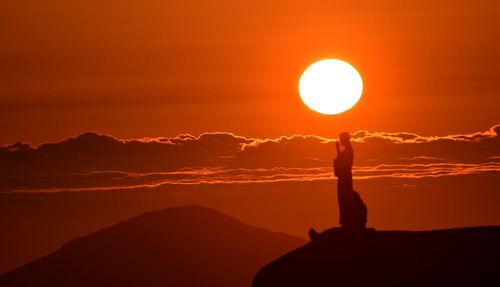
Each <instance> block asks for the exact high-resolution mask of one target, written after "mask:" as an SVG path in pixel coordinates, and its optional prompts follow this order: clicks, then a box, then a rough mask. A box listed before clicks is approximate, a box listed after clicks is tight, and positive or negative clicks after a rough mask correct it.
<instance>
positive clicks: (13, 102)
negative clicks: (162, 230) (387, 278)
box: [0, 0, 500, 274]
mask: <svg viewBox="0 0 500 287" xmlns="http://www.w3.org/2000/svg"><path fill="white" fill-rule="evenodd" d="M499 35H500V1H498V0H474V1H471V0H441V1H438V0H411V1H403V0H383V1H374V0H357V1H354V0H340V1H339V0H298V1H290V0H287V1H282V0H275V1H271V0H254V1H234V0H219V1H206V0H205V1H204V0H184V1H168V0H167V1H162V0H144V1H131V0H120V1H118V0H106V1H97V0H73V1H67V0H46V1H40V0H38V1H34V0H26V1H8V0H4V1H1V2H0V274H2V273H4V272H7V271H9V270H12V269H14V268H16V267H19V266H21V265H23V264H25V263H27V262H30V261H32V260H35V259H37V258H40V257H41V256H44V255H47V254H49V253H51V252H53V251H54V250H57V249H58V248H59V247H60V246H61V245H62V244H64V243H65V242H68V241H70V240H72V239H74V238H77V237H80V236H85V235H87V234H90V233H92V232H95V231H97V230H99V229H102V228H104V227H107V226H111V225H113V224H116V223H117V222H120V221H123V220H126V219H127V218H130V217H132V216H136V215H138V214H140V213H143V212H147V211H152V210H157V209H161V208H166V207H172V206H180V205H193V204H196V205H202V206H206V207H210V208H215V209H217V210H219V211H222V212H225V213H227V214H229V215H232V216H234V217H236V218H238V219H240V220H242V221H244V222H246V223H249V224H252V225H255V226H258V227H263V228H266V229H269V230H273V231H279V232H285V233H289V234H293V235H296V236H300V237H303V238H305V237H307V231H308V230H309V229H310V228H311V227H314V228H317V230H324V229H326V228H331V227H332V226H338V222H339V220H338V214H339V213H338V209H337V189H336V184H337V181H336V179H335V177H334V175H333V171H332V160H333V159H334V157H335V141H336V138H337V137H338V134H339V133H340V132H343V131H348V132H350V133H351V135H352V145H353V149H354V165H353V168H352V170H353V177H354V185H353V186H354V189H355V190H356V191H357V192H359V194H360V195H361V198H362V199H363V201H364V202H365V203H366V205H367V206H368V210H369V212H368V226H369V227H375V228H376V229H377V230H432V229H440V228H453V227H463V226H484V225H500V212H499V207H500V193H499V188H498V186H499V184H500V113H499V108H498V107H499V99H500V36H499ZM327 58H329V59H340V60H343V61H346V62H348V63H350V64H351V65H352V66H354V67H355V68H356V69H357V71H359V73H360V75H361V77H362V83H363V94H362V97H361V99H360V100H359V102H358V103H357V104H356V105H355V106H354V107H353V108H351V109H350V110H347V111H345V112H343V113H340V114H337V115H323V114H320V113H318V112H315V111H313V110H311V109H310V108H308V107H307V106H306V105H305V104H304V103H303V102H302V100H301V97H300V96H299V79H300V78H301V75H302V73H303V72H304V71H305V70H306V69H307V68H308V67H309V66H310V65H311V64H313V63H315V62H317V61H319V60H322V59H327ZM356 75H357V74H356ZM356 79H359V77H358V78H356ZM301 82H302V81H301ZM312 82H313V83H314V81H312ZM343 82H344V81H343ZM345 82H347V81H345ZM352 83H357V87H361V82H360V81H352ZM301 86H302V85H301ZM312 90H314V85H313V89H312ZM301 94H302V93H301ZM357 95H359V91H358V94H357ZM312 98H314V97H312ZM194 232H196V231H194ZM196 235H197V236H198V234H196Z"/></svg>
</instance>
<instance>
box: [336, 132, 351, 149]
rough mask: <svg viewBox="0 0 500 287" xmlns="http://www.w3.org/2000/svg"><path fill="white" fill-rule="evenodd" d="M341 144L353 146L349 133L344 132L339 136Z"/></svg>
mask: <svg viewBox="0 0 500 287" xmlns="http://www.w3.org/2000/svg"><path fill="white" fill-rule="evenodd" d="M339 141H340V144H342V145H343V146H349V145H350V144H351V136H350V135H349V133H348V132H343V133H340V134H339Z"/></svg>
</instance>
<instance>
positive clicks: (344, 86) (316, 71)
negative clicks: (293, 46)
mask: <svg viewBox="0 0 500 287" xmlns="http://www.w3.org/2000/svg"><path fill="white" fill-rule="evenodd" d="M362 92H363V80H362V79H361V75H360V74H359V73H358V71H357V70H356V69H355V68H354V67H353V66H351V65H350V64H349V63H347V62H344V61H341V60H336V59H325V60H321V61H318V62H316V63H314V64H312V65H311V66H309V67H308V68H307V69H306V70H305V71H304V73H303V74H302V76H301V77H300V80H299V93H300V97H301V98H302V101H303V102H304V103H305V104H306V105H307V106H308V107H309V108H311V109H312V110H314V111H316V112H318V113H322V114H327V115H334V114H339V113H342V112H344V111H347V110H348V109H350V108H352V107H353V106H354V105H355V104H356V103H357V102H358V100H359V99H360V98H361V94H362Z"/></svg>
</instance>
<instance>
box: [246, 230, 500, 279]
mask: <svg viewBox="0 0 500 287" xmlns="http://www.w3.org/2000/svg"><path fill="white" fill-rule="evenodd" d="M318 236H319V237H318V238H317V239H314V240H313V241H312V242H311V243H309V244H307V245H305V246H303V247H300V248H298V249H296V250H294V251H292V252H290V253H288V254H286V255H284V256H282V257H281V258H278V259H276V260H275V261H273V262H272V263H270V264H268V265H267V266H265V267H263V268H262V269H261V270H260V271H259V272H258V273H257V275H256V276H255V278H254V281H253V287H267V286H273V287H275V286H288V287H289V286H311V287H313V286H343V287H346V286H500V276H499V275H500V273H499V271H500V261H499V258H500V244H499V243H500V227H471V228H461V229H449V230H436V231H421V232H409V231H374V230H367V231H364V232H357V233H348V232H344V231H342V230H340V229H331V230H328V231H326V232H323V233H322V234H320V235H318Z"/></svg>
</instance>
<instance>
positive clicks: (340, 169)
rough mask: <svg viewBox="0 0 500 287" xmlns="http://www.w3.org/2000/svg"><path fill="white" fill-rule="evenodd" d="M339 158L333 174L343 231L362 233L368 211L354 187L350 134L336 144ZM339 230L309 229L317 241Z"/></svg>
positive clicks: (345, 134)
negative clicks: (319, 230)
mask: <svg viewBox="0 0 500 287" xmlns="http://www.w3.org/2000/svg"><path fill="white" fill-rule="evenodd" d="M335 148H336V150H337V157H336V158H335V160H334V161H333V172H334V174H335V176H336V177H337V178H338V180H337V198H338V202H339V215H340V216H339V218H340V226H341V227H342V228H341V230H347V231H361V230H364V229H365V228H366V222H367V217H368V209H367V208H366V205H365V204H364V203H363V200H362V199H361V197H360V196H359V194H358V193H357V192H356V191H355V190H354V189H353V187H352V163H353V160H354V151H353V149H352V145H351V138H350V136H349V134H348V133H345V132H344V133H341V134H340V135H339V141H338V142H335ZM336 231H338V228H331V229H329V230H326V231H324V232H322V233H318V232H317V231H316V230H315V229H314V228H311V229H309V237H310V238H311V240H315V239H316V238H319V237H321V236H323V235H325V236H327V235H328V233H331V232H336Z"/></svg>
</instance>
